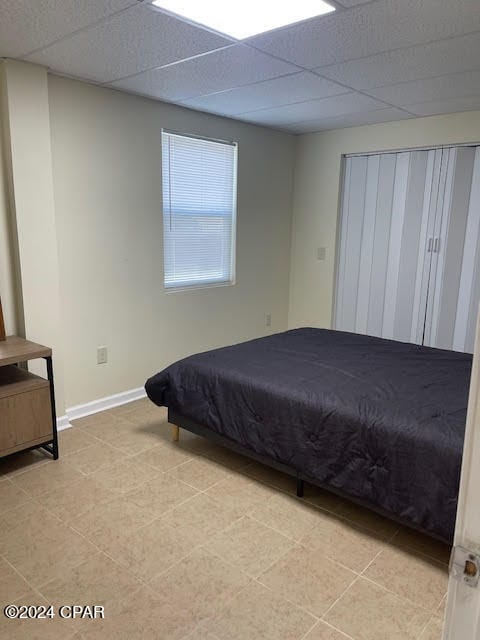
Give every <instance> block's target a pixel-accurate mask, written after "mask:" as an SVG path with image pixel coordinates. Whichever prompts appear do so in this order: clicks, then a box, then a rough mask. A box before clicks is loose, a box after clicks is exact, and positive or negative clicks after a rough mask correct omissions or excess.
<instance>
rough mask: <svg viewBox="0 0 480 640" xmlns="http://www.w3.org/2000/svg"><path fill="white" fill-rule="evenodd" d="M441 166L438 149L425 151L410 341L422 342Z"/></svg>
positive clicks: (440, 154) (440, 152)
mask: <svg viewBox="0 0 480 640" xmlns="http://www.w3.org/2000/svg"><path fill="white" fill-rule="evenodd" d="M441 167H442V150H441V149H439V150H437V151H429V152H428V160H427V176H426V181H425V192H424V198H423V210H422V228H421V231H420V243H419V247H420V251H419V256H418V268H417V277H416V280H415V294H414V303H413V314H412V330H411V334H410V341H411V342H415V343H417V344H423V341H424V333H425V317H426V312H427V302H428V290H429V283H430V270H431V262H432V251H431V249H432V244H433V233H434V230H435V218H436V213H437V204H438V190H439V185H440V173H441Z"/></svg>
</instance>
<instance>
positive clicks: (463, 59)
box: [315, 33, 480, 89]
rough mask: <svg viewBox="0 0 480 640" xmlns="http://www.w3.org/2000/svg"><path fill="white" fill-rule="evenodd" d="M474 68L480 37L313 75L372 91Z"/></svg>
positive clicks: (477, 63) (378, 57)
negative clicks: (374, 88)
mask: <svg viewBox="0 0 480 640" xmlns="http://www.w3.org/2000/svg"><path fill="white" fill-rule="evenodd" d="M475 68H477V69H480V33H473V34H469V35H466V36H460V37H458V38H451V39H449V40H442V41H441V42H432V43H430V44H426V45H419V46H415V47H410V48H408V49H397V50H396V51H390V52H388V53H380V54H378V55H374V56H370V57H368V58H363V59H361V60H352V61H350V62H343V63H341V64H335V65H333V66H329V67H322V68H319V69H316V70H315V71H318V73H320V74H321V75H322V76H324V77H326V78H330V79H331V80H334V81H337V82H341V83H343V84H346V85H348V86H350V87H353V88H354V89H372V88H373V87H382V86H385V85H388V84H396V83H397V82H408V81H410V80H419V79H421V78H428V77H430V76H439V75H446V74H449V73H457V72H460V71H469V70H471V69H475Z"/></svg>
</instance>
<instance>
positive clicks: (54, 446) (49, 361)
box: [45, 356, 58, 460]
mask: <svg viewBox="0 0 480 640" xmlns="http://www.w3.org/2000/svg"><path fill="white" fill-rule="evenodd" d="M45 361H46V363H47V376H48V381H49V383H50V404H51V406H52V428H53V443H52V455H53V459H54V460H58V435H57V410H56V408H55V385H54V382H53V364H52V356H47V357H46V358H45Z"/></svg>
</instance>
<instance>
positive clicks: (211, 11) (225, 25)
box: [153, 0, 335, 40]
mask: <svg viewBox="0 0 480 640" xmlns="http://www.w3.org/2000/svg"><path fill="white" fill-rule="evenodd" d="M153 4H154V5H155V6H158V7H160V8H161V9H166V10H168V11H172V12H173V13H175V14H177V15H179V16H183V17H185V18H187V19H188V20H193V21H194V22H198V23H199V24H202V25H205V26H207V27H209V28H211V29H215V30H216V31H219V32H220V33H225V34H228V35H229V36H232V37H234V38H237V39H239V40H242V39H244V38H248V37H249V36H252V35H255V34H258V33H264V32H265V31H270V30H272V29H278V28H279V27H283V26H285V25H290V24H293V23H295V22H299V21H300V20H307V19H308V18H312V17H314V16H319V15H323V14H325V13H331V12H332V11H335V7H333V6H332V5H331V4H328V3H327V2H326V1H325V0H296V2H277V3H272V2H267V1H266V0H242V1H241V2H228V1H226V0H202V1H201V2H199V0H154V1H153Z"/></svg>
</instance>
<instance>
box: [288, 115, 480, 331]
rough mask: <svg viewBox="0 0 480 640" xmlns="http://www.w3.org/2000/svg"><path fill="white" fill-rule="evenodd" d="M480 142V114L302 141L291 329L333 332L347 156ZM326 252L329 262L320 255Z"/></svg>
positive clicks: (296, 196) (305, 137)
mask: <svg viewBox="0 0 480 640" xmlns="http://www.w3.org/2000/svg"><path fill="white" fill-rule="evenodd" d="M464 142H480V111H472V112H467V113H457V114H453V115H447V116H435V117H430V118H420V119H415V120H404V121H401V122H391V123H387V124H378V125H372V126H365V127H354V128H349V129H339V130H336V131H328V132H324V133H315V134H306V135H303V136H300V137H299V138H297V148H296V166H295V186H294V204H293V222H292V256H291V273H290V304H289V326H290V327H297V326H319V327H329V326H330V322H331V315H332V302H333V287H334V268H335V243H336V230H337V216H338V209H339V193H340V174H341V157H342V154H348V153H362V152H369V151H383V150H393V149H405V148H413V147H429V146H438V145H443V144H455V143H464ZM319 247H326V249H327V256H326V260H325V261H319V260H318V259H317V249H318V248H319Z"/></svg>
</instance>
